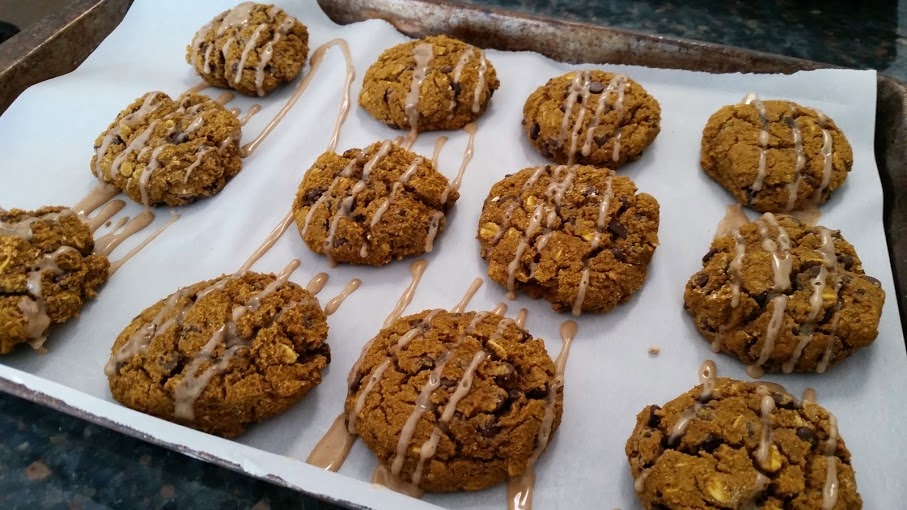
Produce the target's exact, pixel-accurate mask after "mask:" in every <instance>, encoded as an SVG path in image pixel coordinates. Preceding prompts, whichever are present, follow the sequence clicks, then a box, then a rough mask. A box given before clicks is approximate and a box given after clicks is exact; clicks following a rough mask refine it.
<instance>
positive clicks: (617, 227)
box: [608, 220, 627, 239]
mask: <svg viewBox="0 0 907 510" xmlns="http://www.w3.org/2000/svg"><path fill="white" fill-rule="evenodd" d="M608 232H611V234H613V235H614V236H615V237H617V238H618V239H623V238H625V237H627V229H626V227H624V226H623V225H621V224H620V222H619V221H617V220H611V222H610V223H608Z"/></svg>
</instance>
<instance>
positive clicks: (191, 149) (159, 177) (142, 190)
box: [91, 92, 242, 206]
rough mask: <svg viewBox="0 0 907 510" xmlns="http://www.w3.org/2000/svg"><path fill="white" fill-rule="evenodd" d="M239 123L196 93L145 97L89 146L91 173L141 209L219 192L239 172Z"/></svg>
mask: <svg viewBox="0 0 907 510" xmlns="http://www.w3.org/2000/svg"><path fill="white" fill-rule="evenodd" d="M240 136H241V132H240V125H239V120H238V119H237V118H236V117H235V116H234V115H233V114H231V113H230V112H228V111H227V110H225V109H224V107H223V106H221V105H220V104H218V103H217V102H216V101H213V100H211V99H210V98H208V97H207V96H204V95H201V94H194V93H189V94H184V95H182V96H180V97H179V98H177V100H176V101H174V100H172V99H170V97H169V96H167V94H164V93H163V92H149V93H148V94H145V95H144V96H142V97H140V98H139V99H136V100H135V101H134V102H133V103H132V104H131V105H129V107H127V108H126V109H125V110H123V111H122V112H120V114H119V115H117V118H116V120H114V121H113V123H111V124H110V127H108V128H107V130H106V131H105V132H103V133H101V135H100V136H98V138H97V140H96V141H95V155H94V156H93V157H92V158H91V172H92V173H93V174H94V175H95V176H97V177H98V178H99V179H100V180H101V181H103V182H106V183H110V184H113V185H114V186H116V187H117V188H119V189H121V190H123V191H124V192H125V193H126V194H127V195H129V197H130V198H132V199H133V200H135V201H136V202H140V203H143V204H145V205H146V206H156V205H163V204H167V205H186V204H189V203H192V202H194V201H196V200H198V199H200V198H204V197H209V196H212V195H215V194H217V193H218V192H220V190H221V189H223V187H224V186H225V185H226V184H227V181H228V180H229V179H230V178H232V177H233V176H234V175H236V174H238V173H239V171H240V170H241V169H242V160H241V159H240V151H239V139H240Z"/></svg>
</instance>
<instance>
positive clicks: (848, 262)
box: [838, 253, 854, 269]
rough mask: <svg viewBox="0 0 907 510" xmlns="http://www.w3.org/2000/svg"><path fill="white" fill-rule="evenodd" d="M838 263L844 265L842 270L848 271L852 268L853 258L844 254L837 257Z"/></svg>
mask: <svg viewBox="0 0 907 510" xmlns="http://www.w3.org/2000/svg"><path fill="white" fill-rule="evenodd" d="M838 263H839V264H843V265H844V269H850V268H851V267H853V263H854V258H853V257H851V256H850V255H848V254H846V253H842V254H841V255H838Z"/></svg>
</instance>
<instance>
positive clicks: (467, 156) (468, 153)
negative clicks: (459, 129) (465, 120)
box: [441, 122, 477, 204]
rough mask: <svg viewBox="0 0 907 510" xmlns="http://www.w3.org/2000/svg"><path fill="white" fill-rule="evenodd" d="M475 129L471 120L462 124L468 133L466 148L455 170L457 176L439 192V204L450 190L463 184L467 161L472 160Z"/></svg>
mask: <svg viewBox="0 0 907 510" xmlns="http://www.w3.org/2000/svg"><path fill="white" fill-rule="evenodd" d="M476 130H477V126H476V124H475V123H473V122H470V123H469V124H466V125H465V126H463V131H466V133H467V134H468V135H469V139H468V140H467V142H466V150H465V151H463V162H462V163H460V169H459V170H458V171H457V176H456V177H454V180H453V181H451V182H450V184H448V185H447V186H446V187H445V188H444V193H441V204H446V203H447V198H448V197H449V196H450V192H451V191H459V189H460V185H461V184H463V175H465V173H466V167H468V166H469V162H470V161H472V156H473V152H474V147H475V141H476Z"/></svg>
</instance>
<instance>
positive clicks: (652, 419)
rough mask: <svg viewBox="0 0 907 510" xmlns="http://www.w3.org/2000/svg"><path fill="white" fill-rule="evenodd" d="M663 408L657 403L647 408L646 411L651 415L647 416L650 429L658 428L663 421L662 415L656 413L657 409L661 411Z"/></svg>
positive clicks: (647, 424)
mask: <svg viewBox="0 0 907 510" xmlns="http://www.w3.org/2000/svg"><path fill="white" fill-rule="evenodd" d="M660 410H661V408H660V407H658V406H656V405H651V406H649V407H647V408H646V411H647V412H648V413H649V417H648V418H646V426H647V427H649V428H650V429H654V428H657V427H658V425H659V424H660V423H661V417H659V416H658V414H656V411H660Z"/></svg>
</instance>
